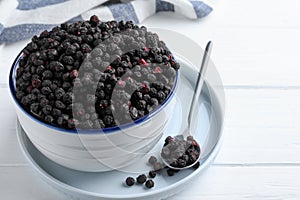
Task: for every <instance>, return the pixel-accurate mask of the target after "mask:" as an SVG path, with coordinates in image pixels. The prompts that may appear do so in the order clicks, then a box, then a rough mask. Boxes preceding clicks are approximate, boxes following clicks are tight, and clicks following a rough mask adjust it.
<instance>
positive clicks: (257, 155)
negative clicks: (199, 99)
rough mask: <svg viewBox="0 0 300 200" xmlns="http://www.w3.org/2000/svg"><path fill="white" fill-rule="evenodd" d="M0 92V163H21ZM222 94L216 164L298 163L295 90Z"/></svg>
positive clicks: (298, 97)
mask: <svg viewBox="0 0 300 200" xmlns="http://www.w3.org/2000/svg"><path fill="white" fill-rule="evenodd" d="M0 92H1V94H2V98H1V100H3V103H0V110H1V111H3V114H1V115H0V121H1V127H5V131H3V132H2V136H1V140H0V163H2V164H3V163H23V162H24V159H23V157H22V156H20V151H19V148H18V144H17V140H16V134H15V120H16V114H15V112H14V108H13V105H12V102H11V100H10V97H9V95H8V93H7V90H6V89H1V88H0ZM226 97H227V108H226V122H225V128H224V142H223V147H222V149H221V152H220V154H219V156H218V158H217V160H216V163H218V164H228V163H229V164H230V163H242V164H249V163H250V164H251V163H266V164H268V163H300V159H299V155H300V142H299V141H300V134H299V129H300V124H299V119H300V107H299V101H300V93H299V90H265V89H261V90H251V89H244V90H242V89H227V90H226ZM4 102H5V103H4ZM8 155H9V156H8Z"/></svg>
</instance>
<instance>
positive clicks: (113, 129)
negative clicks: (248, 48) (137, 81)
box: [9, 50, 179, 134]
mask: <svg viewBox="0 0 300 200" xmlns="http://www.w3.org/2000/svg"><path fill="white" fill-rule="evenodd" d="M22 54H23V50H22V51H21V52H20V53H19V54H18V56H17V57H16V59H15V60H14V62H13V64H12V67H11V69H10V72H9V89H10V93H11V96H12V98H13V100H14V102H15V104H16V105H17V106H18V108H19V109H20V110H22V112H23V113H25V114H26V115H27V116H28V117H29V118H31V119H32V120H34V121H35V122H37V123H39V124H41V125H43V126H46V127H48V128H50V129H54V130H58V131H62V132H66V133H71V134H81V133H83V134H107V133H113V132H116V131H120V130H124V129H127V128H131V127H133V126H136V125H139V124H141V123H143V122H145V121H147V120H149V119H151V118H152V117H154V116H155V115H157V114H158V113H159V112H160V111H161V110H162V109H163V108H165V107H166V105H168V103H169V102H170V101H171V100H172V98H173V97H174V95H175V90H176V88H177V82H178V78H179V70H178V71H176V77H175V80H174V85H173V88H172V89H171V92H170V94H169V95H168V96H167V98H166V99H165V100H164V101H163V102H162V104H160V105H159V107H157V108H156V109H154V110H153V111H152V112H151V113H149V114H147V115H145V116H144V117H142V118H140V119H137V120H135V121H133V122H130V123H127V124H122V125H120V126H114V127H110V128H104V129H87V130H84V129H76V128H75V129H70V130H69V129H64V128H60V127H58V126H56V125H51V124H47V123H45V122H43V121H41V120H39V119H38V118H36V117H34V116H32V115H31V114H30V113H28V112H27V111H26V110H25V109H24V108H23V107H22V106H21V105H20V104H19V102H18V100H17V98H16V94H15V93H16V88H15V80H14V79H15V71H16V70H17V66H18V63H19V62H20V60H21V58H22V57H23V55H22ZM99 131H101V132H99Z"/></svg>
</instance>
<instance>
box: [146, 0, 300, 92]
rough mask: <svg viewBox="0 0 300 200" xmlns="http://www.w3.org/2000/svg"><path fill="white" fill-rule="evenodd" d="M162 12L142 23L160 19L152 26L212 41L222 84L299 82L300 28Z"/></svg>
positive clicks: (196, 40) (269, 84)
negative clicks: (231, 23)
mask: <svg viewBox="0 0 300 200" xmlns="http://www.w3.org/2000/svg"><path fill="white" fill-rule="evenodd" d="M241 4H242V2H241ZM254 4H255V3H254ZM164 15H167V16H165V17H164V18H163V17H162V16H155V17H153V18H151V19H149V20H147V21H146V22H145V25H148V26H153V24H154V23H153V22H154V21H158V19H160V20H159V21H158V23H156V24H155V27H158V28H167V29H170V30H173V31H177V32H179V33H182V34H184V35H186V36H187V37H189V38H191V39H192V40H194V41H195V42H196V43H198V44H200V45H201V46H205V44H206V42H207V41H209V40H212V41H213V42H214V47H213V51H212V55H211V57H212V61H213V62H214V63H215V65H216V67H217V69H218V71H219V73H220V75H221V78H222V80H223V83H224V85H237V86H238V85H243V86H244V85H246V86H248V85H258V86H299V85H300V79H299V78H298V77H299V76H300V70H299V66H300V60H299V59H297V58H298V52H299V51H300V28H272V27H266V26H264V27H256V28H254V27H253V26H250V25H249V24H247V21H246V22H243V23H244V24H245V26H243V27H238V26H225V25H222V26H221V25H220V24H223V23H225V24H226V22H228V21H230V19H227V18H228V17H229V16H231V15H230V14H228V15H225V16H224V17H223V18H221V17H220V18H218V19H214V20H213V21H210V20H211V18H214V17H216V16H209V17H208V19H205V20H203V21H199V22H197V23H196V22H194V21H187V20H186V19H183V18H179V17H174V16H173V15H172V16H171V15H170V14H164ZM253 15H255V14H253ZM174 24H175V25H174ZM191 51H192V49H191ZM199 59H201V58H200V57H199Z"/></svg>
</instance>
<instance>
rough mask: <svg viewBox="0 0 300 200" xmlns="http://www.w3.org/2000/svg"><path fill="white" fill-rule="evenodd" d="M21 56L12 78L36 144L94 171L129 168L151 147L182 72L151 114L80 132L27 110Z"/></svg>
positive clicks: (73, 164) (59, 159) (50, 154)
mask: <svg viewBox="0 0 300 200" xmlns="http://www.w3.org/2000/svg"><path fill="white" fill-rule="evenodd" d="M21 57H22V54H21V53H20V55H19V56H18V57H17V58H16V60H15V62H14V64H13V66H12V68H11V71H10V77H9V86H10V91H11V96H12V98H13V101H14V102H15V107H16V111H17V115H18V119H19V121H20V124H21V125H22V127H23V129H24V130H25V132H26V133H27V135H28V137H29V139H30V140H32V141H33V142H34V144H35V146H36V147H37V148H38V149H39V150H40V151H41V152H42V153H43V154H44V155H45V156H47V157H48V158H49V159H51V160H53V161H54V162H57V163H59V164H61V165H63V166H65V167H69V168H71V169H76V170H81V171H93V172H95V171H98V172H101V171H109V170H113V169H118V168H120V167H125V166H126V165H129V164H130V163H131V162H133V161H134V160H136V159H139V158H140V157H142V156H143V155H144V154H143V153H147V152H148V151H150V150H151V148H152V147H153V146H154V145H155V144H156V142H157V141H158V139H159V138H160V137H161V135H162V133H163V131H164V127H165V124H166V123H167V121H168V119H169V118H170V116H171V115H172V112H173V107H174V105H175V102H174V101H175V98H173V97H174V93H175V91H176V88H177V81H178V77H179V72H177V76H176V78H175V83H174V87H173V88H172V91H171V93H170V95H169V96H168V97H167V98H166V100H165V101H164V102H163V103H162V104H161V105H160V106H159V107H158V108H156V109H155V110H154V111H152V112H151V113H150V114H148V115H146V116H144V117H143V118H141V119H138V120H136V121H134V122H132V123H129V124H125V125H121V126H119V127H112V128H105V129H102V130H80V131H78V130H66V129H63V128H59V127H56V126H53V125H49V124H46V123H44V122H42V121H40V120H38V119H36V118H35V117H33V116H32V115H30V114H29V113H27V111H25V110H24V109H23V108H22V107H21V105H20V104H19V102H18V101H17V99H16V97H15V83H14V82H15V72H16V69H17V67H18V63H19V61H20V59H21ZM116 147H118V148H116ZM78 151H79V152H78ZM140 152H142V153H140ZM116 155H120V156H116ZM68 157H69V158H68ZM99 160H100V161H101V162H102V163H99ZM129 161H130V162H129ZM85 162H87V163H85Z"/></svg>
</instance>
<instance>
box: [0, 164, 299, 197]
mask: <svg viewBox="0 0 300 200" xmlns="http://www.w3.org/2000/svg"><path fill="white" fill-rule="evenodd" d="M0 180H1V181H0V193H1V198H2V199H12V200H14V199H16V200H17V199H21V198H22V199H40V200H52V199H58V200H62V199H68V198H67V197H66V196H64V195H63V194H62V193H60V192H57V191H56V190H55V189H53V188H52V187H51V186H49V185H47V184H46V183H44V182H43V180H41V179H40V177H39V175H38V174H37V173H34V169H32V168H31V167H30V166H23V167H0ZM28 183H30V184H28ZM299 187H300V167H279V166H278V167H224V166H212V167H211V168H209V169H208V170H207V171H206V172H205V173H204V174H203V175H201V176H199V177H197V179H195V181H194V182H193V184H192V185H189V186H188V187H187V188H186V190H184V191H183V192H181V193H180V194H178V195H176V196H175V197H173V198H171V199H173V200H186V199H204V200H223V199H234V200H235V199H236V200H257V199H264V200H279V199H280V200H281V199H284V200H297V199H299V197H300V191H299ZM16 191H17V192H16Z"/></svg>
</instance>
